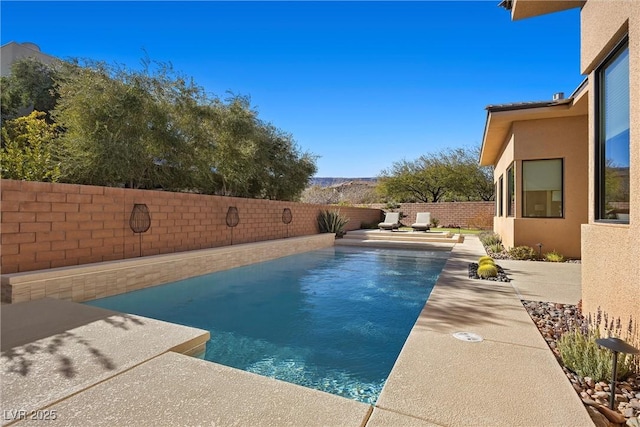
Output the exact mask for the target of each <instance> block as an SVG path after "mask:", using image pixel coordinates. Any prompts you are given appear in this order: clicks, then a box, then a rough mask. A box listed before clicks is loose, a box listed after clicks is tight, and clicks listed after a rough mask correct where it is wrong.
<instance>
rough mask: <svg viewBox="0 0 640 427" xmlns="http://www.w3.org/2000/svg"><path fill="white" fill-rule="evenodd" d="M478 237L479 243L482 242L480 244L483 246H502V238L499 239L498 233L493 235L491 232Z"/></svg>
mask: <svg viewBox="0 0 640 427" xmlns="http://www.w3.org/2000/svg"><path fill="white" fill-rule="evenodd" d="M478 237H479V238H480V242H482V244H483V245H485V246H491V245H496V244H502V237H500V235H499V234H498V233H494V232H493V231H489V232H485V233H480V234H479V235H478Z"/></svg>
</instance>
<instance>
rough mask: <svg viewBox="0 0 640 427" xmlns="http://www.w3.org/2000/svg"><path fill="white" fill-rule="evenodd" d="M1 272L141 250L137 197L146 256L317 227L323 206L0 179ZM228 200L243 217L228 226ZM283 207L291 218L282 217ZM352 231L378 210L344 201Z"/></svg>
mask: <svg viewBox="0 0 640 427" xmlns="http://www.w3.org/2000/svg"><path fill="white" fill-rule="evenodd" d="M0 192H1V194H2V195H1V200H2V203H1V205H0V212H1V214H2V219H1V229H0V232H1V234H2V250H1V252H0V267H1V271H2V273H5V274H8V273H16V272H22V271H33V270H40V269H45V268H54V267H63V266H70V265H80V264H88V263H93V262H101V261H111V260H118V259H125V258H134V257H138V256H140V239H139V235H136V234H134V233H133V232H132V231H131V228H130V227H129V218H130V215H131V210H132V208H133V205H134V204H135V203H144V204H146V205H147V206H148V208H149V211H150V214H151V228H150V229H149V230H148V231H147V232H146V233H144V234H142V255H143V256H147V255H157V254H164V253H172V252H181V251H189V250H195V249H205V248H212V247H218V246H225V245H230V244H231V239H232V233H233V243H234V244H238V243H250V242H258V241H264V240H272V239H280V238H284V237H286V236H289V237H293V236H304V235H311V234H316V233H318V229H317V224H316V216H317V214H318V212H319V211H320V210H321V209H326V208H327V207H326V206H322V205H310V204H302V203H293V202H282V201H272V200H260V199H243V198H236V197H222V196H206V195H199V194H189V193H171V192H165V191H153V190H131V189H123V188H110V187H96V186H86V185H72V184H52V183H44V182H30V181H13V180H0ZM230 206H235V207H236V208H237V209H238V212H239V217H240V222H239V224H238V225H237V227H235V228H233V230H231V229H230V228H229V227H227V225H226V214H227V210H228V208H229V207H230ZM284 208H289V209H291V212H292V214H293V221H292V222H291V223H290V224H289V225H288V226H287V225H285V224H284V223H283V222H282V212H283V210H284ZM340 212H341V213H342V214H343V215H344V216H346V217H348V218H349V219H350V221H349V223H348V224H347V227H346V229H347V230H356V229H359V228H360V225H361V223H377V222H379V221H380V218H381V211H380V209H375V208H374V209H370V208H354V207H341V208H340Z"/></svg>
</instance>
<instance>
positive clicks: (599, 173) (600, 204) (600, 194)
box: [593, 34, 631, 224]
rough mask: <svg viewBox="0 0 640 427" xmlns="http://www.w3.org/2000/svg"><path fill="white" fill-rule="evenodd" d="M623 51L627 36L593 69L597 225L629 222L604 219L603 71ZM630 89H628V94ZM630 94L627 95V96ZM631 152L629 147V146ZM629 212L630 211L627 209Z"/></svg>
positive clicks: (595, 211)
mask: <svg viewBox="0 0 640 427" xmlns="http://www.w3.org/2000/svg"><path fill="white" fill-rule="evenodd" d="M625 50H627V51H629V35H628V34H626V35H625V36H624V37H623V38H622V39H621V40H620V41H619V42H618V43H617V44H616V45H615V46H614V47H613V49H611V51H610V52H609V53H608V54H607V56H606V57H605V58H604V59H603V60H602V62H601V63H600V64H598V66H597V67H596V68H595V71H594V75H595V79H594V80H595V85H594V86H595V90H594V92H595V102H594V116H595V120H594V127H595V129H594V131H595V132H594V133H595V151H594V154H595V156H594V157H595V159H594V162H595V164H594V175H595V176H594V181H595V182H594V200H593V203H594V220H595V222H597V223H612V224H629V220H628V219H626V220H624V219H617V218H605V215H606V214H605V212H606V209H605V203H606V202H605V200H606V194H605V192H604V190H605V174H604V171H605V162H606V152H605V145H606V144H605V143H604V142H605V136H604V135H603V132H604V130H605V126H604V117H603V116H602V110H603V108H602V103H603V101H604V99H603V94H604V91H603V90H602V88H603V86H604V71H605V70H606V69H607V67H608V66H609V65H611V63H613V62H614V61H615V60H616V59H617V58H618V57H619V56H620V55H621V54H622V53H623V52H624V51H625ZM630 91H631V88H629V92H630ZM630 95H631V94H630V93H629V96H630ZM629 150H631V146H629ZM629 210H631V209H629Z"/></svg>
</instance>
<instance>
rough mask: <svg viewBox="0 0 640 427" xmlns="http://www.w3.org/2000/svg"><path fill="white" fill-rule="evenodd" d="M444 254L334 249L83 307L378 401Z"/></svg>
mask: <svg viewBox="0 0 640 427" xmlns="http://www.w3.org/2000/svg"><path fill="white" fill-rule="evenodd" d="M448 256H449V252H445V251H433V252H425V251H407V250H383V249H365V250H363V249H351V248H344V247H335V248H329V249H323V250H318V251H312V252H306V253H302V254H298V255H293V256H289V257H286V258H280V259H276V260H273V261H268V262H263V263H258V264H254V265H250V266H247V267H240V268H235V269H232V270H227V271H222V272H218V273H213V274H209V275H206V276H200V277H195V278H191V279H187V280H182V281H179V282H175V283H169V284H166V285H161V286H156V287H153V288H147V289H143V290H140V291H135V292H130V293H127V294H121V295H116V296H113V297H108V298H102V299H99V300H94V301H90V302H88V303H87V304H89V305H93V306H97V307H103V308H108V309H111V310H117V311H121V312H126V313H133V314H138V315H141V316H146V317H151V318H155V319H160V320H165V321H169V322H173V323H179V324H183V325H188V326H193V327H197V328H201V329H207V330H209V331H210V332H211V340H210V341H209V342H208V343H207V351H206V354H205V359H206V360H210V361H213V362H217V363H221V364H224V365H228V366H232V367H235V368H239V369H244V370H245V371H249V372H254V373H257V374H260V375H265V376H269V377H274V378H278V379H281V380H284V381H288V382H292V383H295V384H300V385H303V386H306V387H311V388H315V389H318V390H323V391H326V392H329V393H333V394H337V395H340V396H345V397H348V398H352V399H356V400H359V401H361V402H366V403H375V401H376V399H377V398H378V395H379V394H380V391H381V389H382V386H383V385H384V382H385V380H386V379H387V377H388V376H389V373H390V372H391V368H392V367H393V364H394V362H395V360H396V358H397V357H398V354H399V353H400V350H401V349H402V346H403V344H404V342H405V340H406V338H407V336H408V334H409V331H410V330H411V328H412V327H413V324H414V323H415V321H416V319H417V317H418V315H419V313H420V311H421V309H422V307H423V306H424V303H425V302H426V300H427V298H428V296H429V294H430V292H431V289H432V288H433V286H434V284H435V282H436V280H437V278H438V275H439V274H440V271H441V270H442V267H443V266H444V263H445V262H446V259H447V258H448Z"/></svg>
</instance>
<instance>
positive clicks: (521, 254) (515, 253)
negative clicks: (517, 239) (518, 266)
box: [507, 246, 537, 260]
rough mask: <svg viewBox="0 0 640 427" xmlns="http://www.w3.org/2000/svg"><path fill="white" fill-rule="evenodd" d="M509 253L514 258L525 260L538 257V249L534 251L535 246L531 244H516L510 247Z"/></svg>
mask: <svg viewBox="0 0 640 427" xmlns="http://www.w3.org/2000/svg"><path fill="white" fill-rule="evenodd" d="M507 253H508V254H509V256H510V257H511V258H513V259H519V260H525V259H536V258H537V254H536V251H534V250H533V248H532V247H529V246H515V247H513V248H510V249H509V250H508V251H507Z"/></svg>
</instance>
